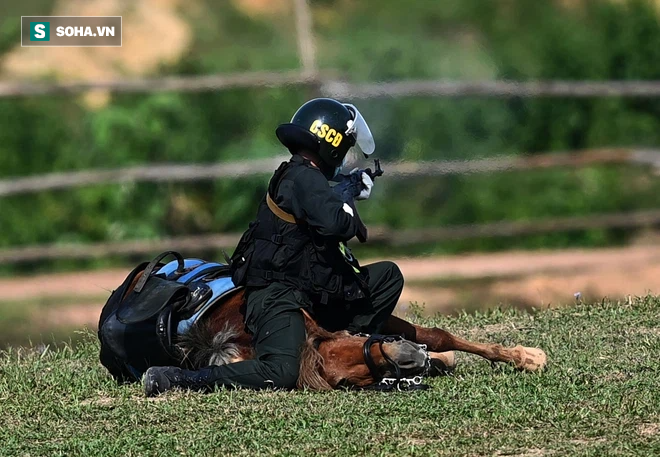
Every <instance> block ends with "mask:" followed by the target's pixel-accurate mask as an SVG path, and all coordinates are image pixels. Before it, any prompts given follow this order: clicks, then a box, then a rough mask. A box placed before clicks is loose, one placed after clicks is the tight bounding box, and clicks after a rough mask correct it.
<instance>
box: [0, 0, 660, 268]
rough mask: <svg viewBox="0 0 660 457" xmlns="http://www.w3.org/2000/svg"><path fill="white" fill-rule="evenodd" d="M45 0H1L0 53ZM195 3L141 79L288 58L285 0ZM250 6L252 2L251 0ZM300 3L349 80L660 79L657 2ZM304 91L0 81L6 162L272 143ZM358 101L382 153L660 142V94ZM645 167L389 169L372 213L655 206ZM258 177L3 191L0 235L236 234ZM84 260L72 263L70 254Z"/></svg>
mask: <svg viewBox="0 0 660 457" xmlns="http://www.w3.org/2000/svg"><path fill="white" fill-rule="evenodd" d="M56 3H57V2H54V1H49V0H26V1H24V2H21V3H20V4H18V3H14V2H3V4H2V5H1V6H0V18H1V19H0V52H2V53H4V54H3V55H2V56H0V59H3V58H4V57H5V56H6V55H7V54H8V53H10V52H12V51H14V50H15V47H16V45H17V39H18V38H17V37H18V33H19V30H18V28H19V26H20V23H19V21H18V20H17V17H18V16H20V15H21V14H23V15H28V14H37V13H38V14H50V13H51V12H52V11H53V10H54V9H55V8H56V6H57V4H56ZM60 3H61V2H60ZM138 3H139V2H138ZM194 3H195V7H194V8H189V7H188V6H186V5H185V4H183V3H182V4H181V5H179V6H178V7H177V14H179V15H180V18H182V19H183V20H184V21H185V23H186V24H187V25H188V27H189V30H190V32H191V33H192V38H191V40H190V44H189V46H188V47H187V49H185V51H184V52H183V53H182V54H181V55H180V56H179V58H178V59H177V60H176V61H175V62H168V63H162V64H160V65H158V67H157V68H156V69H154V70H152V71H150V72H149V74H148V75H147V76H157V75H195V74H200V75H201V74H209V73H222V72H240V71H259V70H295V69H297V68H299V62H298V57H297V48H296V38H295V34H294V33H292V31H293V30H295V28H294V25H293V24H294V22H293V21H294V19H293V14H292V10H291V8H290V7H288V6H286V5H285V6H284V7H282V2H272V3H271V6H269V2H258V1H256V0H255V1H253V2H249V1H244V2H239V1H236V2H232V1H228V0H223V1H221V2H218V1H211V0H206V1H204V0H202V1H196V2H194ZM250 3H253V4H255V5H256V6H255V5H252V6H253V8H252V9H249V8H248V7H246V4H250ZM310 3H311V6H312V12H313V19H314V32H315V34H316V39H317V48H318V59H319V66H320V69H321V70H336V71H338V72H339V74H340V75H342V76H343V77H345V78H347V79H348V80H351V81H387V80H405V79H415V78H450V79H459V80H476V79H479V80H491V79H504V78H507V79H516V80H529V79H567V80H582V79H590V80H626V79H659V78H660V20H659V19H660V14H659V13H658V9H657V7H656V5H655V4H654V3H653V2H648V1H642V0H635V1H629V2H621V1H616V2H614V1H607V0H601V1H595V0H593V1H571V2H566V1H564V2H560V1H543V2H539V1H537V0H508V1H493V0H444V1H442V2H438V1H437V0H415V1H414V2H401V1H399V0H360V1H357V0H355V1H352V0H316V1H311V2H310ZM248 6H249V5H248ZM255 8H256V12H255ZM144 46H145V48H144V50H143V51H142V52H145V53H148V52H149V50H148V47H149V45H148V42H145V43H144ZM0 62H2V60H0ZM126 73H129V72H126ZM40 77H41V78H43V75H41V76H40ZM51 77H53V78H55V77H57V76H56V75H51ZM46 78H48V75H46ZM60 79H61V78H60ZM312 95H313V94H310V90H309V89H306V88H296V87H288V88H276V89H273V88H258V89H236V90H228V91H215V92H202V93H157V94H118V95H111V96H110V97H109V99H108V100H107V101H106V102H105V103H103V104H102V106H95V107H93V108H90V107H89V104H88V103H86V102H85V99H84V97H83V96H54V97H51V96H47V97H42V96H35V97H24V98H3V99H0V118H1V119H2V120H3V121H2V125H1V127H0V176H1V177H2V178H8V177H18V176H28V175H36V174H41V173H46V172H52V171H71V170H83V169H90V168H106V167H121V166H128V165H136V164H148V163H152V162H159V163H165V162H168V163H176V162H197V163H203V162H215V161H223V160H236V159H251V158H263V157H271V156H275V155H278V154H282V152H283V148H282V147H281V146H280V145H279V144H278V143H277V140H276V138H275V135H274V128H275V126H277V125H278V123H280V122H283V121H286V120H288V119H289V117H290V116H291V114H292V112H293V111H294V110H295V109H296V108H297V107H298V106H299V105H300V104H301V103H302V102H304V101H305V100H306V99H307V98H309V97H310V96H312ZM358 105H359V107H360V109H361V110H362V111H363V114H364V115H365V117H366V118H367V120H368V121H369V122H370V124H371V126H372V130H373V131H374V135H375V137H376V139H377V155H378V156H379V157H382V158H385V159H388V160H404V161H413V160H422V159H423V160H434V159H474V158H484V157H491V156H498V155H515V154H535V153H538V152H547V151H569V150H575V149H582V148H592V147H600V146H631V147H657V146H659V145H660V116H659V114H660V100H657V99H655V98H651V99H641V98H640V99H621V98H588V99H563V98H552V99H530V98H526V99H516V98H512V99H511V98H507V99H493V98H483V97H463V98H452V99H444V98H432V97H431V98H429V97H407V98H397V99H391V98H383V99H373V100H371V99H370V100H360V101H359V102H358ZM647 175H648V172H647V171H644V170H639V169H628V168H626V167H616V168H611V167H606V166H602V167H598V166H595V167H591V168H587V169H580V170H553V171H526V172H509V173H498V174H492V175H481V174H480V175H472V176H448V177H433V178H426V179H414V180H412V179H411V180H405V181H401V180H387V179H385V178H384V179H382V180H381V181H380V182H378V183H377V190H376V192H375V194H374V197H375V198H373V199H372V200H371V201H369V202H368V203H366V204H365V205H363V212H364V218H365V219H366V220H367V221H369V223H370V224H372V225H385V226H389V227H392V228H404V227H434V226H447V225H453V224H465V223H480V222H489V221H502V220H532V219H535V218H541V217H546V216H570V215H577V214H580V215H585V214H591V213H606V212H614V211H628V210H635V209H643V208H653V207H658V206H660V205H658V199H657V198H656V196H657V191H658V190H659V186H658V183H657V182H656V181H655V180H653V179H644V178H648V176H647ZM267 179H268V177H267V176H264V177H263V178H255V179H237V180H222V181H218V182H200V183H194V184H190V183H186V184H158V185H156V184H130V185H100V186H94V187H89V188H83V189H75V190H62V191H54V192H47V193H41V194H34V195H21V196H15V197H8V198H2V199H1V200H0V202H1V203H0V209H1V210H0V227H2V229H1V230H0V247H17V246H24V245H31V244H38V243H53V242H80V243H85V242H92V241H112V240H124V239H126V240H128V239H142V238H144V239H151V238H158V237H163V236H174V235H183V234H200V233H211V232H215V233H217V232H240V231H241V230H243V229H244V228H245V227H246V225H247V223H248V221H249V220H250V219H251V218H252V217H253V215H254V213H255V209H256V205H257V204H258V201H259V199H260V197H261V195H262V192H263V187H264V184H265V182H266V180H267ZM403 189H405V193H404V192H402V190H403ZM629 234H630V232H622V231H620V230H592V231H581V232H571V233H563V234H551V235H542V236H533V237H518V238H515V239H477V240H470V241H463V242H460V243H457V242H452V243H439V244H438V245H433V246H424V247H423V248H422V250H423V251H437V252H452V251H453V252H456V251H465V250H489V249H504V248H510V247H563V246H575V245H585V246H593V245H610V244H617V243H621V242H623V241H625V240H626V237H627V236H628V235H629ZM371 249H375V250H376V251H377V250H378V247H375V248H371ZM70 263H72V262H60V263H59V267H66V266H67V265H68V264H70ZM75 265H76V266H78V267H80V261H76V262H75ZM55 266H56V267H57V266H58V264H55ZM17 268H18V269H19V271H20V270H21V269H24V270H28V271H31V269H33V268H34V265H29V264H28V265H23V266H19V267H12V269H10V268H8V267H5V268H4V270H3V271H4V272H8V271H17V270H16V269H17Z"/></svg>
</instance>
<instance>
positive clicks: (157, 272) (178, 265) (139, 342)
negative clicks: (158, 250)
mask: <svg viewBox="0 0 660 457" xmlns="http://www.w3.org/2000/svg"><path fill="white" fill-rule="evenodd" d="M170 255H171V256H174V257H175V259H176V260H174V261H171V262H169V263H163V262H162V260H163V259H164V258H165V257H168V256H170ZM238 289H240V287H236V286H235V285H234V283H233V282H232V280H231V273H230V271H229V266H228V265H223V264H219V263H215V262H208V261H205V260H202V259H184V258H183V256H182V255H181V254H179V253H178V252H175V251H167V252H164V253H162V254H160V255H159V256H157V257H156V258H154V259H153V260H152V261H151V262H148V263H147V262H144V263H141V264H139V265H138V266H137V267H135V268H134V269H133V271H131V273H130V274H129V275H128V276H127V277H126V279H125V280H124V282H123V283H122V284H121V285H120V286H119V287H118V288H117V289H116V290H115V291H113V292H112V294H111V295H110V297H109V298H108V301H107V302H106V304H105V306H104V307H103V310H102V311H101V317H100V319H99V326H98V338H99V341H100V343H101V351H100V360H101V363H102V364H103V366H105V367H106V369H108V371H109V372H110V374H111V375H112V376H113V377H114V378H115V380H117V381H118V382H120V383H123V382H133V381H139V380H140V379H141V377H142V375H143V374H144V372H145V371H146V370H147V369H148V368H149V367H150V366H159V365H160V366H163V365H165V366H169V365H175V366H179V365H181V364H182V363H183V360H184V357H183V354H182V353H181V351H180V350H179V348H178V347H177V345H176V344H177V341H178V339H179V337H181V336H182V335H184V334H186V333H187V332H188V331H189V329H190V328H191V327H192V326H193V325H194V324H195V323H196V322H198V321H199V320H200V319H202V318H203V317H204V316H205V315H206V313H208V312H209V311H210V310H211V309H213V308H214V307H215V306H216V305H220V304H221V303H222V301H223V299H224V298H225V297H226V296H228V295H230V294H232V293H233V292H234V291H236V290H238Z"/></svg>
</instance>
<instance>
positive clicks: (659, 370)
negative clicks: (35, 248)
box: [0, 297, 660, 456]
mask: <svg viewBox="0 0 660 457" xmlns="http://www.w3.org/2000/svg"><path fill="white" fill-rule="evenodd" d="M426 322H427V323H433V324H434V325H439V326H442V327H445V328H447V329H450V330H452V331H454V332H455V333H457V334H460V335H463V336H466V337H469V338H472V339H479V340H482V341H494V342H501V343H504V344H515V343H521V344H524V345H528V346H538V347H541V348H543V349H544V350H545V351H546V352H547V354H548V358H549V366H548V368H547V370H546V371H544V372H543V373H540V374H528V373H520V372H516V371H515V370H513V369H512V368H511V367H509V366H501V365H500V366H498V367H495V368H494V367H491V365H490V364H488V363H487V362H485V361H483V360H481V359H479V358H477V357H474V356H467V355H466V356H460V357H459V366H458V368H457V371H456V373H455V375H454V376H450V377H444V378H436V379H432V380H431V381H430V383H431V385H432V387H433V388H432V390H430V391H427V392H415V393H391V394H381V393H374V392H345V391H336V392H332V393H313V392H252V391H219V392H216V393H213V394H207V395H204V394H195V393H182V392H177V393H172V394H168V395H166V396H164V397H161V398H157V399H153V400H152V399H149V400H148V399H145V398H144V397H143V395H142V392H141V389H140V387H139V386H137V385H132V386H117V385H115V384H114V383H113V382H112V381H111V380H110V378H109V377H108V375H107V374H106V372H105V371H104V369H103V368H102V367H101V366H100V365H99V363H98V361H97V350H98V348H97V344H96V341H95V337H94V335H87V336H86V338H85V342H83V343H82V344H80V345H79V346H77V347H76V348H75V349H72V348H70V347H64V348H60V349H58V350H57V351H50V350H48V351H46V352H43V350H36V349H33V350H22V351H19V350H15V349H13V350H10V351H8V352H7V353H5V354H4V355H2V356H0V423H1V424H2V426H1V427H0V455H10V456H14V455H30V456H42V455H43V456H53V455H116V456H126V455H128V456H135V455H159V456H161V455H182V454H183V455H195V456H197V455H250V456H252V455H268V454H276V455H304V456H314V455H351V456H362V455H387V456H390V455H526V456H541V455H557V456H563V455H585V456H586V455H593V456H600V455H644V456H647V455H658V454H660V397H659V392H660V363H659V362H658V360H659V358H660V300H659V299H658V298H654V297H646V298H640V299H637V300H632V301H630V302H624V303H610V302H603V303H599V304H594V305H576V306H575V307H572V308H564V309H556V310H543V311H537V312H534V313H533V314H528V313H525V312H522V311H516V310H514V309H511V310H506V311H501V310H493V311H489V312H487V313H485V314H463V315H460V316H458V317H452V318H448V317H438V318H436V319H431V320H426Z"/></svg>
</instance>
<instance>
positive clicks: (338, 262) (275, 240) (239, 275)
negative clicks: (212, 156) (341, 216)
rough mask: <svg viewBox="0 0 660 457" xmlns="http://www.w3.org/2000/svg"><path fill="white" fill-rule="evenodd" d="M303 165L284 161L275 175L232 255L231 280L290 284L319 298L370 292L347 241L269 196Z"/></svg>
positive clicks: (353, 297) (354, 297)
mask: <svg viewBox="0 0 660 457" xmlns="http://www.w3.org/2000/svg"><path fill="white" fill-rule="evenodd" d="M304 166H305V165H302V164H299V163H295V162H285V163H283V164H282V165H280V167H279V168H278V169H277V171H276V172H275V174H274V175H273V178H272V179H271V181H270V184H269V185H268V191H267V194H266V196H265V197H264V198H263V199H262V201H261V203H260V205H259V210H258V212H257V219H256V220H255V221H254V222H252V223H251V224H250V227H249V229H248V230H247V231H246V232H245V233H244V234H243V237H242V238H241V241H240V242H239V244H238V246H237V247H236V250H235V251H234V254H233V256H232V259H231V263H232V272H233V274H232V280H233V282H234V284H236V285H245V286H246V287H265V286H268V285H270V284H271V283H273V282H280V283H284V284H288V285H290V286H292V287H293V288H295V289H297V290H300V291H303V292H305V293H306V294H307V295H309V296H310V298H311V299H312V300H314V301H318V302H320V303H322V304H326V303H328V301H330V300H342V301H349V302H350V301H354V300H360V299H364V298H366V297H367V294H368V286H367V281H368V276H367V272H366V271H365V270H362V269H361V268H360V266H359V264H358V262H357V260H356V259H355V258H354V257H353V256H352V254H351V252H350V250H349V249H348V247H347V246H346V245H345V244H344V243H340V242H338V241H336V240H328V239H326V238H324V237H321V236H320V235H318V234H316V233H315V232H314V231H313V230H312V229H310V227H309V226H308V225H307V224H306V223H305V221H301V220H296V219H295V218H294V216H293V215H291V214H289V213H287V212H285V211H283V210H282V209H281V208H279V207H278V206H277V205H276V204H275V202H274V201H273V199H272V198H271V195H273V196H274V195H277V190H278V188H279V186H280V185H281V183H282V182H285V181H286V180H294V179H295V177H296V176H297V175H298V174H299V173H300V172H301V171H303V170H304Z"/></svg>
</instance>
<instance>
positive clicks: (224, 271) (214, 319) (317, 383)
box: [98, 251, 546, 394]
mask: <svg viewBox="0 0 660 457" xmlns="http://www.w3.org/2000/svg"><path fill="white" fill-rule="evenodd" d="M168 255H174V257H176V260H175V261H172V262H170V263H168V264H163V263H162V262H161V260H162V259H163V258H164V257H166V256H168ZM245 308H246V306H245V290H244V289H243V288H241V287H236V286H235V285H234V283H233V281H232V279H231V277H230V276H229V268H228V266H227V265H222V264H218V263H213V262H205V261H203V260H200V259H184V258H183V256H181V254H179V253H177V252H174V251H167V252H164V253H162V254H160V255H159V256H157V257H156V258H155V259H154V260H153V261H151V262H149V263H148V262H144V263H142V264H140V265H138V266H137V267H136V268H135V269H134V270H133V271H132V272H131V273H130V274H129V275H128V276H127V278H126V279H125V280H124V283H123V284H121V285H120V286H119V287H118V288H117V289H116V290H115V291H113V292H112V294H111V296H110V298H109V299H108V301H107V303H106V305H105V306H104V307H103V310H102V312H101V317H100V320H99V327H98V328H99V331H98V336H99V340H100V343H101V351H100V361H101V363H102V364H103V365H104V366H105V367H106V368H107V369H108V371H109V372H110V373H111V374H112V376H113V377H114V378H115V379H116V380H117V381H118V382H135V381H139V380H140V379H142V380H143V382H144V385H145V393H147V394H150V392H151V393H155V392H158V391H160V387H159V386H158V385H157V384H158V382H157V381H156V376H143V375H144V374H145V372H147V374H149V373H148V370H149V368H151V367H154V366H178V367H180V368H187V369H194V370H197V369H201V368H204V367H207V366H217V365H223V364H228V363H233V362H239V361H242V360H249V359H253V358H254V350H253V347H252V336H251V335H250V334H249V333H248V332H247V331H246V329H245V324H244V322H245ZM305 325H306V331H307V339H306V342H305V344H304V347H303V348H302V353H301V362H300V367H299V368H300V369H299V377H298V382H297V386H298V387H299V388H309V389H313V390H330V389H335V388H339V387H354V388H364V387H370V388H379V389H380V390H389V388H392V387H396V388H399V389H401V387H402V386H403V387H404V388H423V387H425V386H421V379H422V376H423V375H428V374H434V373H438V372H442V371H451V370H452V369H453V367H454V366H455V362H454V353H453V351H463V352H468V353H471V354H477V355H479V356H481V357H484V358H485V359H487V360H490V361H491V362H505V363H512V364H513V365H514V366H515V367H517V368H518V369H521V370H527V371H537V370H540V369H542V368H543V367H544V366H545V363H546V356H545V353H544V352H543V351H542V350H540V349H536V348H528V347H523V346H515V347H513V348H505V347H503V346H501V345H499V344H485V343H472V342H470V341H467V340H465V339H463V338H459V337H457V336H454V335H452V334H451V333H449V332H447V331H445V330H441V329H439V328H427V327H421V326H419V325H414V324H411V323H409V322H406V321H405V320H403V319H399V318H397V317H394V316H391V317H390V318H389V319H388V321H387V322H386V324H385V326H384V328H383V329H382V333H383V335H390V336H383V335H371V336H369V335H366V336H365V335H351V334H349V333H348V332H335V333H331V332H328V331H326V330H324V329H322V328H321V327H320V326H319V325H317V324H316V322H315V321H314V319H313V318H312V317H310V316H309V315H308V314H306V313H305ZM152 371H153V370H152ZM150 383H151V384H150ZM205 387H206V386H205ZM165 390H166V389H165Z"/></svg>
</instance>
